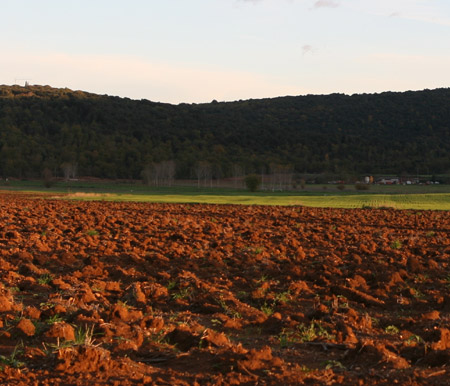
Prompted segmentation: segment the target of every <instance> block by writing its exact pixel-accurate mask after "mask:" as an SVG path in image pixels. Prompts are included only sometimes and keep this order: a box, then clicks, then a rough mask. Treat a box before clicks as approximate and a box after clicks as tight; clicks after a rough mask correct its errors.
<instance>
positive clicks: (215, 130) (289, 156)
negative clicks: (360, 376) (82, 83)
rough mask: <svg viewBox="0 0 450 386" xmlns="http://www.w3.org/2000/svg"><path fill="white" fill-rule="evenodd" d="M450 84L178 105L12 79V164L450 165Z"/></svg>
mask: <svg viewBox="0 0 450 386" xmlns="http://www.w3.org/2000/svg"><path fill="white" fill-rule="evenodd" d="M449 154H450V89H448V88H445V89H437V90H424V91H415V92H404V93H394V92H386V93H381V94H362V95H352V96H348V95H343V94H332V95H317V96H314V95H308V96H297V97H280V98H274V99H260V100H246V101H237V102H228V103H218V102H215V101H213V102H212V103H208V104H180V105H170V104H163V103H154V102H150V101H147V100H141V101H136V100H130V99H127V98H118V97H109V96H100V95H95V94H89V93H85V92H80V91H75V92H74V91H71V90H69V89H54V88H51V87H49V86H27V87H20V86H0V176H3V177H38V176H40V175H41V173H42V171H43V169H44V168H49V169H50V170H52V171H53V173H54V174H56V175H62V173H63V170H62V169H63V168H62V167H61V165H67V164H71V165H77V172H78V174H79V175H83V176H96V177H103V178H140V176H141V172H142V170H143V169H144V168H145V167H146V166H147V165H151V164H152V163H160V162H162V161H168V160H173V161H175V163H176V173H177V177H183V178H186V177H190V176H193V175H194V174H193V170H195V168H196V165H198V164H199V163H203V164H208V165H210V166H211V169H212V170H213V171H214V173H215V175H217V176H230V175H232V174H233V170H234V171H236V170H239V169H244V170H245V172H247V173H248V172H252V171H257V172H261V171H263V170H266V171H268V170H269V168H270V165H274V164H278V165H291V166H292V167H293V168H294V170H295V171H296V172H298V173H305V172H307V173H322V172H330V173H337V174H339V173H341V174H342V173H343V174H350V175H357V174H362V173H398V174H400V173H413V174H416V173H429V174H433V173H434V174H438V173H445V172H448V171H450V156H449Z"/></svg>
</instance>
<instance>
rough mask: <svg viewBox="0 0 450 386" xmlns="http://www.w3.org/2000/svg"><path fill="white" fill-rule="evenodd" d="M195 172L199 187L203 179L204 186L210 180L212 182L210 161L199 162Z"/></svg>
mask: <svg viewBox="0 0 450 386" xmlns="http://www.w3.org/2000/svg"><path fill="white" fill-rule="evenodd" d="M194 172H195V176H196V177H197V187H200V183H201V182H202V181H203V185H204V186H206V184H207V182H208V181H209V182H210V184H212V167H211V164H210V163H209V162H208V161H199V162H197V164H196V165H195V168H194Z"/></svg>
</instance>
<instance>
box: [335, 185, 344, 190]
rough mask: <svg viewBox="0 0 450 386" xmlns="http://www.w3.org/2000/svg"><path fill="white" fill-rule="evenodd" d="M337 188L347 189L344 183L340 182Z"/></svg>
mask: <svg viewBox="0 0 450 386" xmlns="http://www.w3.org/2000/svg"><path fill="white" fill-rule="evenodd" d="M336 188H337V189H338V190H344V189H345V185H344V184H339V185H338V186H336Z"/></svg>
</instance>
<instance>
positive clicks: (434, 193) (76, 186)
mask: <svg viewBox="0 0 450 386" xmlns="http://www.w3.org/2000/svg"><path fill="white" fill-rule="evenodd" d="M0 189H3V190H13V191H21V192H40V193H46V194H48V196H49V197H55V195H56V194H58V195H59V194H64V195H63V196H62V198H67V199H74V200H105V201H140V202H164V203H205V204H206V203H209V204H246V205H303V206H312V207H329V208H362V207H391V208H396V209H420V210H426V209H432V210H450V186H448V185H439V186H419V185H416V186H371V189H370V191H363V192H360V191H356V190H355V188H354V187H353V186H347V187H346V189H345V190H343V191H339V190H337V189H336V187H335V186H333V185H328V186H320V185H308V186H307V187H306V189H305V190H301V191H292V192H270V191H260V192H256V193H250V192H248V191H246V190H237V189H231V188H200V189H199V188H197V187H192V186H177V187H171V188H155V187H148V186H145V185H143V184H126V183H114V182H106V183H105V182H69V183H58V184H56V185H55V186H53V187H52V188H50V189H46V188H44V187H43V186H42V182H41V181H15V182H11V183H10V184H9V185H8V186H0Z"/></svg>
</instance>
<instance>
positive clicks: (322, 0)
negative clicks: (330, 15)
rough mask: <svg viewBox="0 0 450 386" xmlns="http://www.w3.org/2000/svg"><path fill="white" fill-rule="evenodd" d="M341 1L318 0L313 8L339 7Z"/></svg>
mask: <svg viewBox="0 0 450 386" xmlns="http://www.w3.org/2000/svg"><path fill="white" fill-rule="evenodd" d="M337 7H339V3H338V2H336V1H333V0H318V1H316V2H315V3H314V5H313V8H337Z"/></svg>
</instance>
